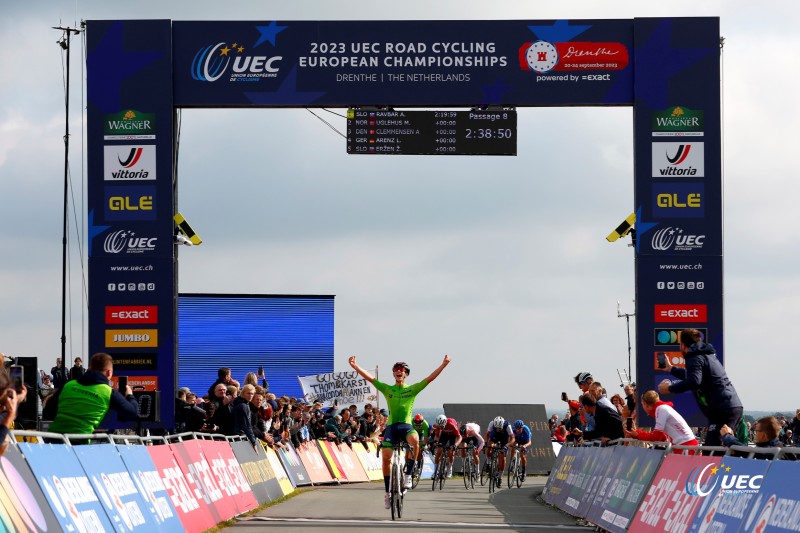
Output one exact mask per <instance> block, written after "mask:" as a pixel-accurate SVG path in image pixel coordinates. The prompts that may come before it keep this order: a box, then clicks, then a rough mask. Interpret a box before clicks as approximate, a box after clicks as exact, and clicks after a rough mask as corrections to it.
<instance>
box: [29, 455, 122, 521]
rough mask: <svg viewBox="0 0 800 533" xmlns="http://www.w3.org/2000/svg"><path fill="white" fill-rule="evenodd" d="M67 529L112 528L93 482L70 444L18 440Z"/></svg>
mask: <svg viewBox="0 0 800 533" xmlns="http://www.w3.org/2000/svg"><path fill="white" fill-rule="evenodd" d="M17 446H19V450H20V451H21V452H22V455H24V456H25V460H26V461H27V462H28V464H29V465H30V467H31V470H32V471H33V474H34V476H36V481H37V483H38V484H39V486H40V487H41V488H42V491H43V492H44V494H45V497H46V498H47V502H48V504H49V505H50V508H51V509H53V510H55V512H56V518H57V519H58V522H59V524H60V528H61V529H62V530H64V531H81V532H83V531H112V530H113V529H114V526H113V524H112V523H111V521H110V520H109V519H108V516H107V515H106V513H105V510H103V506H102V504H101V503H100V499H99V498H98V496H97V494H96V493H95V492H94V488H92V483H91V482H90V481H89V478H88V477H87V476H86V473H85V472H84V471H83V467H82V466H81V464H80V462H78V458H77V457H76V456H75V454H74V453H73V452H72V449H71V448H70V447H68V446H64V445H57V444H32V443H28V442H20V443H18V444H17Z"/></svg>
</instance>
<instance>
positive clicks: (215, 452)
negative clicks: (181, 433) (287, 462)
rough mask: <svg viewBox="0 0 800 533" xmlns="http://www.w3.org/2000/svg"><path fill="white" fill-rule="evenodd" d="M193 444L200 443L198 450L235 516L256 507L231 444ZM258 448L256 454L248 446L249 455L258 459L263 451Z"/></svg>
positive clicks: (224, 442) (212, 441) (204, 442)
mask: <svg viewBox="0 0 800 533" xmlns="http://www.w3.org/2000/svg"><path fill="white" fill-rule="evenodd" d="M195 442H199V443H200V449H201V450H202V451H203V455H204V456H205V458H206V460H207V461H208V463H209V465H210V466H211V473H212V474H213V475H214V478H215V479H216V481H217V485H218V486H219V488H220V489H221V490H222V492H223V494H224V496H225V498H230V499H231V501H232V502H233V505H234V508H235V509H236V513H235V514H242V513H246V512H247V511H250V510H252V509H255V508H256V507H258V502H257V501H256V499H255V497H254V496H253V494H252V491H251V488H250V484H249V483H248V482H247V478H246V477H245V475H244V472H243V471H242V467H241V466H240V465H239V462H238V461H237V460H236V457H235V456H234V454H233V449H232V448H231V444H230V443H228V442H226V441H221V440H203V441H195ZM248 444H250V443H248ZM258 448H259V449H260V451H259V452H258V453H256V452H255V451H254V450H253V447H252V446H250V453H251V454H252V455H253V456H254V457H260V456H261V455H262V453H263V451H264V450H263V448H262V446H260V445H259V446H258Z"/></svg>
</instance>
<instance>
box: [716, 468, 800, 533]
mask: <svg viewBox="0 0 800 533" xmlns="http://www.w3.org/2000/svg"><path fill="white" fill-rule="evenodd" d="M748 461H750V459H748ZM798 479H800V463H798V462H797V461H772V464H771V465H770V467H769V470H768V471H767V476H766V477H765V478H764V481H763V483H762V484H761V487H760V488H759V489H758V496H757V497H756V498H755V501H754V502H753V503H752V505H751V506H750V512H749V513H746V514H744V515H743V516H744V517H745V521H744V523H743V524H742V529H741V530H740V531H743V532H748V533H749V532H751V531H756V532H764V533H768V532H769V533H771V532H777V531H800V492H798V490H797V480H798ZM751 483H752V484H753V486H755V485H757V481H756V480H752V479H751V480H750V482H749V483H747V484H748V485H750V484H751ZM740 484H741V485H744V484H745V483H743V482H740ZM720 503H722V502H720ZM717 509H718V512H719V509H720V507H718V508H717ZM726 512H727V514H737V515H738V514H739V512H738V510H736V509H733V510H728V511H726Z"/></svg>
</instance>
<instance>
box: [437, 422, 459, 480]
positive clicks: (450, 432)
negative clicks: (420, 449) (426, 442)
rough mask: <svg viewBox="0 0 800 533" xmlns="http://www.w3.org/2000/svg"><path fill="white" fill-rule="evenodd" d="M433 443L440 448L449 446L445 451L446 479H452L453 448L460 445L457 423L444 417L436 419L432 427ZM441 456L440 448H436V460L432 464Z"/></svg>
mask: <svg viewBox="0 0 800 533" xmlns="http://www.w3.org/2000/svg"><path fill="white" fill-rule="evenodd" d="M432 440H433V442H434V444H441V445H442V446H445V447H446V446H450V449H449V450H447V477H453V460H454V459H455V448H457V447H458V445H459V444H461V432H460V431H459V430H458V422H456V420H455V418H447V417H446V416H444V415H439V416H437V417H436V423H435V424H434V425H433V439H432ZM441 456H442V448H436V459H435V461H434V464H437V463H438V462H439V457H441Z"/></svg>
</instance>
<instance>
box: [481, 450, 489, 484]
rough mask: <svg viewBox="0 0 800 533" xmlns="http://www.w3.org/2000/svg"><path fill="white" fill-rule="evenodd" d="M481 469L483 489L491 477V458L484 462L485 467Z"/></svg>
mask: <svg viewBox="0 0 800 533" xmlns="http://www.w3.org/2000/svg"><path fill="white" fill-rule="evenodd" d="M480 468H481V487H483V486H484V485H486V478H487V476H488V475H489V458H488V457H487V458H486V459H485V460H484V462H483V466H482V467H480Z"/></svg>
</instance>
